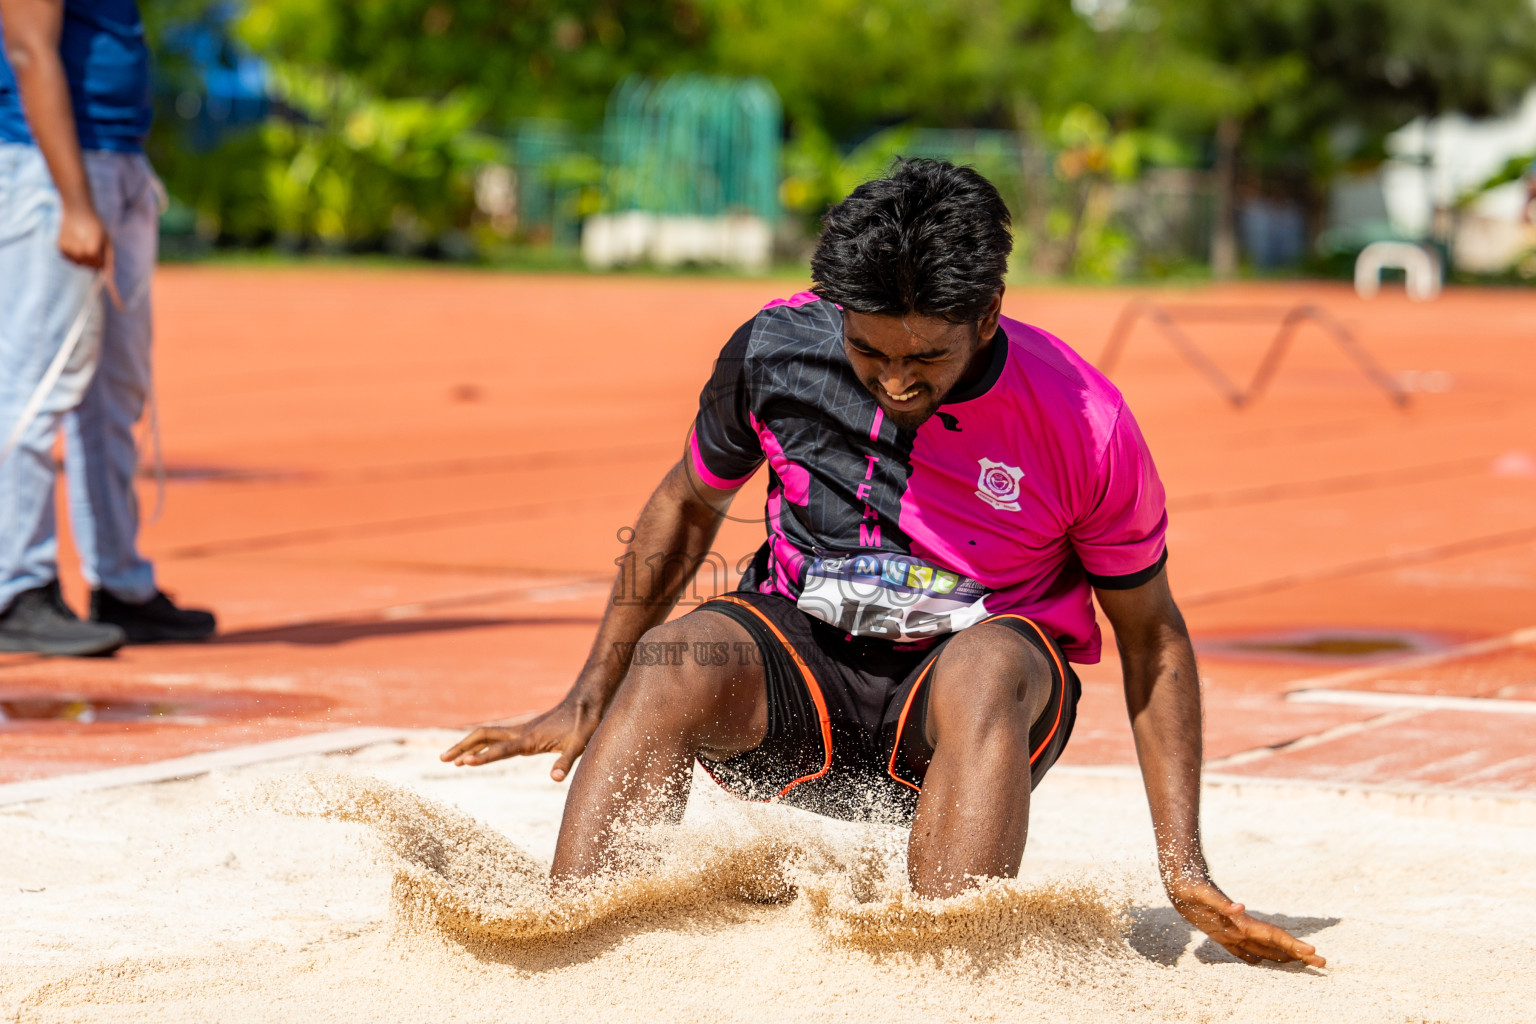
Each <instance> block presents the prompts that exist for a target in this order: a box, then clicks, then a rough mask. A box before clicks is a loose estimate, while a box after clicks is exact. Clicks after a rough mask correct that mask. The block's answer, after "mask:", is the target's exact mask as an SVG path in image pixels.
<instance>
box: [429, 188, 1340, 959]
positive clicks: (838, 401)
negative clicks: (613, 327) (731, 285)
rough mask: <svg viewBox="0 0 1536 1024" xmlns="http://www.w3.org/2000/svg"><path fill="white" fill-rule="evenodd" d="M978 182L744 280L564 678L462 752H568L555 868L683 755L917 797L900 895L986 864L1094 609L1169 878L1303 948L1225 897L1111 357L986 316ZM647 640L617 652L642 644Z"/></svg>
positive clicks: (1153, 519) (643, 802)
mask: <svg viewBox="0 0 1536 1024" xmlns="http://www.w3.org/2000/svg"><path fill="white" fill-rule="evenodd" d="M1011 249H1012V239H1011V237H1010V235H1009V216H1008V211H1007V208H1006V207H1005V206H1004V205H1003V201H1002V199H1001V198H1000V197H999V195H998V193H997V190H996V189H995V188H993V187H992V185H991V184H990V183H989V182H988V181H987V180H986V179H985V178H983V177H981V176H980V175H979V174H977V173H976V172H975V171H972V170H970V169H968V168H962V167H954V166H951V165H950V164H947V163H941V162H935V161H927V160H912V161H907V162H904V163H901V164H899V165H898V166H897V167H896V169H895V171H894V172H893V173H892V175H891V177H889V178H883V179H880V180H877V181H872V182H869V183H867V184H864V185H861V186H860V187H859V188H857V189H855V190H854V192H853V194H852V195H850V196H849V197H848V198H847V200H845V201H844V202H843V203H841V204H840V205H838V206H836V207H834V208H833V209H832V210H831V211H830V212H829V213H828V215H827V218H826V227H825V230H824V232H823V233H822V236H821V239H820V242H819V244H818V245H817V248H816V253H815V255H814V257H813V258H812V260H811V270H812V275H813V278H814V282H815V284H814V292H813V293H806V294H801V295H797V296H795V297H794V298H792V299H789V300H787V301H776V302H772V303H769V304H768V306H766V307H765V308H764V309H763V310H762V311H761V312H759V313H758V314H757V315H756V316H754V317H753V318H752V319H751V320H750V321H748V322H747V323H746V324H745V325H743V326H742V328H741V329H740V330H738V331H737V332H736V333H735V335H733V336H732V338H731V340H730V341H729V342H728V343H727V344H726V346H725V348H724V349H723V350H722V351H721V353H720V358H719V360H718V362H717V363H716V364H715V370H714V375H713V377H712V378H711V379H710V381H709V383H708V385H707V386H706V387H705V389H704V392H703V396H702V398H701V400H700V403H699V414H698V418H697V419H696V420H695V421H694V426H693V431H692V433H691V435H690V437H689V440H688V452H687V453H686V455H685V456H684V457H683V459H682V460H681V461H680V462H679V463H678V464H677V465H676V466H674V467H673V468H672V470H671V471H670V472H669V473H668V474H667V476H666V478H665V479H664V480H663V481H662V482H661V486H660V487H658V488H657V490H656V493H655V494H654V495H652V497H651V499H650V501H649V502H648V503H647V504H646V506H645V509H644V510H643V511H642V512H641V514H640V520H639V522H638V523H637V524H636V526H635V529H634V535H633V537H632V539H631V542H630V545H629V552H630V554H631V555H632V556H633V559H632V560H629V561H628V563H627V564H630V565H648V566H665V567H668V568H669V569H670V570H671V571H670V572H664V573H658V576H664V577H665V579H664V580H663V581H662V582H661V583H660V584H658V587H657V590H658V592H657V593H656V594H654V595H652V596H653V599H652V600H649V601H628V600H625V599H624V598H625V596H626V593H627V587H628V584H627V581H626V573H624V572H623V571H621V572H620V575H619V581H618V583H617V585H616V588H615V598H614V600H613V602H612V603H611V604H610V606H609V608H608V611H607V614H606V615H605V616H604V618H603V623H602V626H601V627H600V628H599V630H598V635H597V640H596V642H595V643H594V644H593V647H592V653H591V655H590V656H589V657H588V659H587V663H586V666H585V667H584V668H583V670H582V672H581V675H580V677H579V678H578V679H577V681H576V685H575V686H574V687H572V689H571V692H570V694H569V695H568V696H567V697H566V698H565V700H563V701H561V703H560V704H559V706H557V707H556V708H554V709H553V710H551V711H549V712H547V713H545V714H543V715H541V716H539V717H538V718H535V719H533V720H531V721H529V722H527V723H524V724H521V725H515V726H509V727H506V728H482V729H476V730H475V731H474V732H473V733H471V734H470V735H469V736H467V737H466V738H465V739H463V740H462V741H460V742H459V743H458V744H457V745H455V746H454V747H453V748H452V749H451V750H449V751H447V752H446V753H445V754H443V759H444V760H445V761H453V762H455V763H456V764H461V765H478V764H486V763H487V762H490V761H495V760H498V759H500V758H504V757H512V756H515V755H519V754H533V753H540V752H549V751H558V752H559V753H560V758H559V760H558V761H557V762H556V763H555V767H554V770H553V773H552V774H553V776H554V778H555V779H557V780H559V779H563V778H565V776H566V773H567V772H568V771H569V770H570V768H571V765H572V764H573V763H574V762H575V760H576V758H577V757H578V756H579V755H581V754H582V752H583V751H585V752H586V755H585V756H584V757H582V759H581V765H580V767H579V768H578V770H577V772H576V776H575V778H574V780H573V781H572V783H571V791H570V795H569V798H568V799H567V801H566V805H565V818H564V820H563V821H562V823H561V826H560V839H559V844H558V846H557V847H556V849H555V860H554V867H553V870H552V873H553V875H554V877H555V878H556V879H563V880H567V881H570V880H577V879H581V878H583V877H586V876H590V875H593V874H595V873H598V872H600V871H603V870H605V869H607V868H610V867H612V866H613V864H614V853H615V847H616V845H617V843H618V840H619V838H620V833H621V832H622V830H623V828H624V827H625V826H626V825H628V824H629V823H632V822H635V821H636V820H637V818H638V819H639V820H640V821H642V822H644V821H660V820H665V819H668V818H676V817H677V816H680V815H681V813H682V809H683V806H684V804H685V801H686V800H687V793H688V787H689V784H690V781H691V777H692V768H693V763H694V761H695V760H697V761H698V762H699V763H700V764H702V765H703V766H704V768H705V769H706V770H707V771H709V773H710V774H711V775H713V776H714V778H715V779H716V780H717V781H719V783H720V784H721V785H722V786H724V787H725V788H726V789H728V790H730V791H731V792H733V793H736V794H739V795H740V796H743V797H746V798H748V799H755V800H780V801H783V802H785V803H788V804H794V805H796V806H800V807H806V808H809V809H811V810H815V811H819V812H821V813H824V814H831V815H835V816H838V817H845V818H851V819H856V820H857V819H864V820H871V819H872V820H886V821H890V820H897V821H903V822H907V823H910V825H911V829H912V834H911V839H910V841H909V844H908V848H907V862H908V870H909V874H910V878H911V882H912V886H913V888H914V889H915V890H916V891H917V893H918V894H920V895H922V896H930V897H941V896H949V895H952V894H954V893H957V892H960V891H961V890H963V889H964V888H966V887H967V886H968V885H969V884H971V883H972V882H973V880H974V879H975V878H976V877H977V876H993V877H1003V878H1011V877H1014V876H1015V875H1017V873H1018V870H1019V861H1020V859H1021V858H1022V856H1023V854H1024V840H1025V834H1026V832H1027V831H1028V823H1029V800H1030V790H1031V789H1032V787H1033V786H1034V785H1038V784H1039V782H1040V779H1041V777H1042V776H1043V775H1044V774H1045V772H1046V770H1047V769H1049V768H1050V766H1051V765H1052V764H1053V763H1054V762H1055V760H1056V758H1057V757H1058V756H1059V755H1060V753H1061V750H1062V748H1063V747H1064V746H1065V745H1066V742H1067V737H1068V736H1070V735H1071V732H1072V722H1073V718H1074V713H1075V708H1076V704H1077V699H1078V694H1079V686H1078V680H1077V677H1076V676H1075V675H1074V674H1073V672H1072V669H1071V668H1070V667H1069V665H1068V662H1069V660H1070V661H1077V662H1083V663H1092V662H1096V661H1097V660H1098V658H1099V648H1100V634H1099V629H1098V626H1097V624H1096V622H1095V618H1094V611H1093V599H1092V595H1094V594H1096V595H1097V596H1098V600H1099V606H1100V607H1101V608H1103V610H1104V614H1105V615H1106V616H1108V618H1109V621H1110V623H1111V625H1112V626H1113V627H1114V631H1115V639H1116V642H1117V643H1118V644H1119V648H1120V658H1121V662H1122V664H1123V665H1124V673H1125V694H1126V703H1127V705H1128V707H1129V709H1130V716H1131V723H1132V726H1133V728H1134V731H1135V736H1136V750H1137V754H1138V756H1139V758H1140V761H1141V769H1142V775H1143V777H1144V779H1145V781H1146V790H1147V798H1148V800H1149V802H1150V803H1151V808H1152V818H1153V822H1154V825H1155V829H1156V835H1157V841H1158V857H1159V861H1160V864H1161V868H1162V877H1163V881H1164V884H1165V885H1166V887H1167V890H1168V896H1169V898H1170V899H1171V900H1172V901H1173V905H1174V906H1175V907H1177V908H1178V910H1179V912H1180V913H1182V914H1183V915H1184V916H1185V917H1186V918H1188V919H1189V920H1190V921H1191V922H1192V923H1193V924H1195V925H1196V926H1198V927H1199V928H1201V929H1203V930H1204V931H1205V932H1207V933H1209V934H1210V935H1211V937H1212V938H1214V939H1215V940H1216V941H1217V942H1219V943H1221V944H1222V945H1223V946H1225V947H1226V948H1227V949H1228V950H1229V951H1231V952H1232V953H1233V954H1234V955H1235V956H1238V957H1240V958H1242V959H1243V960H1246V961H1248V962H1250V963H1256V962H1258V961H1259V960H1260V959H1266V960H1275V961H1291V960H1301V961H1305V962H1306V963H1308V964H1312V965H1314V966H1319V967H1320V966H1322V965H1323V958H1322V957H1320V956H1317V955H1316V951H1315V950H1314V949H1313V948H1312V947H1311V946H1309V945H1307V944H1306V943H1304V942H1301V941H1299V940H1297V939H1296V938H1294V937H1293V936H1291V935H1289V934H1288V933H1286V932H1285V931H1283V930H1282V929H1280V928H1277V927H1275V926H1274V925H1271V924H1266V923H1265V922H1263V921H1260V920H1258V919H1256V918H1254V917H1252V916H1250V915H1249V914H1247V913H1245V912H1244V911H1243V907H1242V906H1241V905H1240V904H1237V903H1234V902H1232V901H1231V900H1230V899H1228V898H1227V897H1226V895H1224V894H1223V893H1222V892H1221V890H1220V889H1218V888H1216V886H1215V885H1214V884H1213V883H1212V881H1211V879H1210V874H1209V871H1208V869H1207V867H1206V862H1205V856H1204V854H1203V852H1202V851H1201V846H1200V832H1199V801H1200V689H1199V682H1198V677H1197V675H1196V672H1195V657H1194V651H1193V650H1192V649H1191V648H1190V643H1189V636H1188V634H1187V633H1186V631H1185V628H1184V622H1183V619H1182V617H1181V616H1180V614H1179V610H1178V608H1177V607H1176V606H1175V604H1174V601H1173V597H1172V595H1171V594H1170V592H1169V588H1168V577H1167V574H1166V573H1165V571H1164V563H1165V562H1166V560H1167V552H1166V550H1165V547H1164V534H1165V532H1166V529H1167V521H1168V520H1167V515H1166V512H1165V510H1164V494H1163V487H1162V484H1161V483H1160V482H1159V480H1158V476H1157V472H1156V470H1155V469H1154V468H1153V465H1152V458H1151V456H1150V454H1149V453H1148V451H1147V447H1146V444H1145V442H1144V441H1143V440H1142V437H1141V433H1140V431H1139V430H1138V429H1137V426H1136V421H1135V420H1134V419H1133V418H1132V417H1131V413H1130V410H1129V409H1127V408H1126V407H1125V403H1124V400H1123V399H1122V398H1121V396H1120V393H1119V392H1118V391H1117V390H1116V389H1115V387H1114V386H1113V385H1112V384H1110V383H1109V381H1108V380H1106V379H1105V378H1104V377H1103V376H1102V375H1100V374H1099V373H1097V372H1096V371H1095V370H1094V369H1093V368H1092V367H1091V366H1089V365H1088V363H1087V362H1085V361H1084V360H1083V359H1082V358H1081V357H1079V356H1078V355H1077V354H1076V353H1075V352H1073V351H1072V350H1071V349H1069V348H1068V347H1067V346H1066V345H1065V344H1063V343H1062V342H1061V341H1060V340H1058V339H1056V338H1054V337H1052V336H1051V335H1049V334H1047V333H1045V332H1044V331H1041V330H1039V329H1037V328H1034V327H1029V326H1027V325H1025V324H1022V323H1019V322H1017V321H1014V320H1009V319H1007V318H1006V317H1003V316H1001V315H1000V308H1001V305H1002V298H1003V275H1004V271H1005V269H1006V267H1007V262H1008V254H1009V252H1010V250H1011ZM764 461H766V462H767V463H768V467H769V471H770V476H769V486H768V507H767V516H768V539H767V542H766V543H765V544H764V545H763V546H762V548H761V549H760V550H759V551H758V552H757V556H756V559H755V560H754V561H753V563H752V566H751V568H750V569H749V570H748V571H747V572H746V574H745V575H744V576H743V577H742V579H741V584H740V589H739V590H737V591H735V592H734V593H731V594H727V595H724V596H722V597H718V598H715V599H713V600H710V601H707V602H705V603H704V604H702V605H700V606H699V607H698V608H697V609H695V610H694V611H692V612H690V613H689V614H687V615H684V616H682V617H681V618H679V619H676V620H675V621H672V622H664V621H663V620H664V619H665V618H666V617H667V615H668V613H669V612H670V610H671V609H672V607H673V605H674V603H675V602H676V600H677V599H678V597H679V595H680V594H681V593H682V591H683V589H684V587H685V586H686V584H687V582H688V580H689V579H690V578H691V577H692V575H693V572H694V570H696V569H697V568H698V566H699V565H700V564H701V562H702V560H703V559H704V557H705V555H706V554H707V553H708V551H709V549H710V545H711V542H712V541H713V539H714V537H715V533H716V530H717V529H718V527H719V525H720V521H721V519H722V517H723V515H724V513H725V510H726V509H727V508H728V507H729V505H730V504H731V499H732V497H733V496H734V495H735V494H736V492H737V490H738V489H740V488H741V486H742V485H743V484H745V483H746V482H747V480H748V479H749V478H750V477H751V476H752V474H753V473H754V472H755V471H756V470H757V468H758V466H759V465H761V464H762V463H763V462H764ZM642 638H643V641H644V644H645V646H643V647H641V648H640V650H642V651H644V652H646V655H647V656H646V657H643V658H635V657H633V656H632V655H633V653H634V652H635V650H636V646H635V645H636V642H637V641H641V640H642Z"/></svg>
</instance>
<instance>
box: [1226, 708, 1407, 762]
mask: <svg viewBox="0 0 1536 1024" xmlns="http://www.w3.org/2000/svg"><path fill="white" fill-rule="evenodd" d="M1423 713H1424V710H1423V709H1422V708H1401V709H1399V710H1396V711H1389V712H1387V713H1386V714H1384V715H1377V716H1376V717H1375V718H1367V719H1366V720H1365V721H1363V722H1345V723H1344V724H1343V725H1336V726H1334V727H1333V728H1331V729H1324V730H1323V731H1321V732H1312V733H1308V734H1307V735H1305V736H1298V737H1297V738H1296V739H1294V740H1290V741H1289V742H1286V743H1277V744H1275V745H1274V746H1271V747H1255V748H1253V749H1252V750H1243V751H1240V752H1238V753H1236V754H1229V755H1227V756H1226V757H1218V758H1213V759H1212V760H1209V761H1207V762H1205V766H1206V767H1207V768H1235V767H1237V766H1238V765H1240V764H1250V763H1252V762H1254V761H1262V760H1264V759H1265V758H1270V757H1274V756H1275V755H1276V754H1288V753H1290V752H1291V751H1293V750H1306V749H1307V748H1308V747H1315V746H1317V745H1318V744H1320V743H1330V742H1332V741H1333V740H1341V739H1343V738H1344V737H1346V736H1353V735H1355V734H1356V733H1362V732H1370V731H1371V730H1372V729H1380V728H1382V727H1383V726H1387V725H1396V724H1397V723H1398V722H1401V721H1403V720H1405V719H1408V718H1416V717H1418V716H1419V715H1422V714H1423Z"/></svg>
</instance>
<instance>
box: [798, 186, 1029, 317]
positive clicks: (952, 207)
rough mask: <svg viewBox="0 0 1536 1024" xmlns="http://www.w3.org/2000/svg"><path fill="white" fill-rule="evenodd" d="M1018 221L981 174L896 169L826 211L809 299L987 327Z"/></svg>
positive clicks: (856, 309)
mask: <svg viewBox="0 0 1536 1024" xmlns="http://www.w3.org/2000/svg"><path fill="white" fill-rule="evenodd" d="M1010 220H1011V218H1010V217H1009V215H1008V207H1007V206H1006V205H1005V204H1004V203H1003V197H1002V196H1000V195H998V194H997V189H996V188H995V187H994V186H993V185H992V183H991V182H990V181H988V180H987V179H986V178H984V177H982V176H981V175H980V174H977V173H976V171H974V170H973V169H971V168H969V167H956V166H955V165H954V164H951V163H949V162H947V161H944V160H898V161H897V162H896V165H895V166H894V167H893V168H892V169H891V173H890V175H889V176H888V177H884V178H876V179H875V180H874V181H866V182H865V183H864V184H862V185H860V186H859V187H858V188H856V189H854V190H853V191H852V192H851V193H849V195H848V198H847V199H844V200H843V201H842V202H841V203H838V204H837V205H836V206H834V207H832V209H830V210H828V211H827V216H826V218H825V219H824V220H823V222H822V224H823V227H822V232H821V238H820V239H819V240H818V241H817V243H816V252H815V254H814V255H812V256H811V281H812V284H811V290H812V291H813V292H815V293H816V294H817V295H820V296H821V297H822V298H824V299H828V300H830V301H832V302H836V303H839V304H841V305H842V306H843V307H844V308H846V309H851V310H853V311H854V312H857V313H879V314H884V315H887V316H905V315H906V314H908V313H916V314H918V315H920V316H936V317H942V318H943V319H945V320H948V321H950V322H951V323H957V324H958V323H966V322H967V321H972V320H980V319H981V318H982V316H983V315H984V314H985V313H986V311H987V306H988V304H990V303H991V301H992V296H993V295H994V294H996V293H997V290H998V289H999V288H1001V287H1002V286H1003V274H1004V273H1005V272H1006V271H1007V269H1008V254H1009V253H1010V252H1011V251H1012V250H1013V235H1012V234H1011V233H1010V232H1009V230H1008V226H1009V223H1010Z"/></svg>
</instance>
